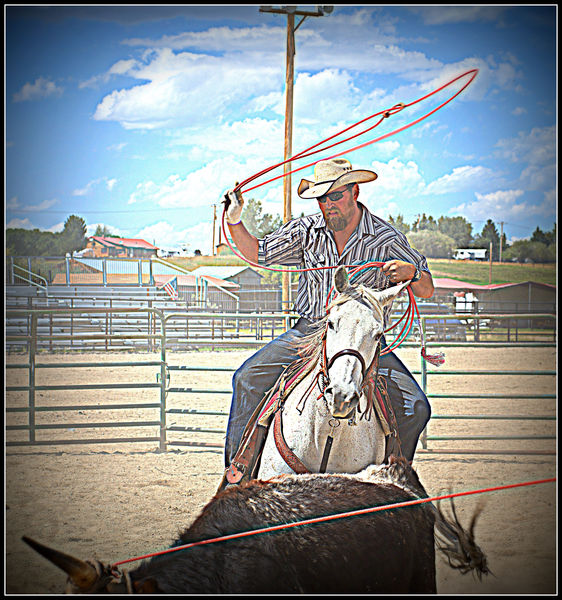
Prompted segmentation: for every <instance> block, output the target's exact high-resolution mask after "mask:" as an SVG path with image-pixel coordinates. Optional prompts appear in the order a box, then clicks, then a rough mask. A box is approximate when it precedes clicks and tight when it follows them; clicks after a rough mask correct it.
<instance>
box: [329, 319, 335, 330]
mask: <svg viewBox="0 0 562 600" xmlns="http://www.w3.org/2000/svg"><path fill="white" fill-rule="evenodd" d="M328 329H334V324H333V323H332V321H328Z"/></svg>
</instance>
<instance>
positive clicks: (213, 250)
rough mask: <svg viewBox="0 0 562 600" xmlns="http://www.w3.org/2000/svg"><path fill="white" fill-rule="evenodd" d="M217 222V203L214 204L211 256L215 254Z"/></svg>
mask: <svg viewBox="0 0 562 600" xmlns="http://www.w3.org/2000/svg"><path fill="white" fill-rule="evenodd" d="M216 223H217V205H216V204H213V247H212V248H211V256H214V255H215V229H216Z"/></svg>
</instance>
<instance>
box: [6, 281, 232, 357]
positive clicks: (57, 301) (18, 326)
mask: <svg viewBox="0 0 562 600" xmlns="http://www.w3.org/2000/svg"><path fill="white" fill-rule="evenodd" d="M5 308H6V324H5V333H6V338H7V339H6V350H8V351H11V350H18V349H25V348H26V347H27V341H26V340H25V339H19V340H12V339H9V338H10V337H11V336H28V335H30V333H31V317H30V315H29V313H28V312H27V311H29V310H48V311H53V312H46V313H45V314H41V315H39V316H38V319H37V334H38V344H37V347H38V348H39V349H48V350H57V349H65V348H70V349H89V350H91V349H108V350H109V349H123V348H127V347H130V348H135V349H155V348H157V347H159V342H158V340H154V341H151V340H149V338H148V337H147V335H148V334H159V333H160V331H161V325H160V318H159V316H158V314H155V313H154V312H149V311H147V310H142V309H147V308H152V309H158V311H160V313H161V314H164V315H166V314H170V313H175V314H177V313H187V312H188V311H189V313H190V315H193V313H197V312H202V311H201V309H197V308H196V307H193V306H188V305H187V304H186V303H185V302H183V301H181V300H180V301H175V300H172V299H171V298H170V297H169V296H168V294H167V293H166V292H165V291H164V290H162V289H158V288H156V287H155V286H106V287H104V286H49V288H48V295H46V293H45V292H44V291H43V290H38V288H36V287H34V286H25V285H12V286H7V287H6V296H5ZM108 308H111V309H118V311H117V312H111V311H107V310H103V309H108ZM10 309H26V312H25V313H24V312H21V313H19V314H18V313H13V312H10ZM69 309H74V310H69ZM76 309H81V310H80V312H74V311H75V310H76ZM100 309H101V310H100ZM236 325H237V323H236V322H235V321H233V320H230V319H223V318H219V317H217V318H216V319H211V318H208V317H207V318H205V317H203V318H201V319H198V318H194V317H193V316H190V317H189V319H187V318H185V319H184V318H176V319H171V320H170V321H169V322H168V323H167V325H166V339H167V348H171V349H173V348H181V349H183V350H185V349H189V348H190V347H194V346H195V345H197V344H200V343H202V342H204V341H212V340H214V339H216V340H229V339H237V338H238V332H237V329H238V328H237V326H236ZM107 335H111V336H115V335H117V336H119V338H118V339H116V338H115V337H112V338H110V339H108V338H107V337H106V336H107ZM44 336H48V337H44ZM51 336H55V337H54V338H53V337H51ZM83 336H87V337H85V338H84V337H83ZM127 336H137V337H129V338H128V337H127ZM57 338H60V339H57ZM190 342H193V346H190ZM219 343H220V342H219Z"/></svg>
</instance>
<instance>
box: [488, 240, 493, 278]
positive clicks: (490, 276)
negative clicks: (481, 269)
mask: <svg viewBox="0 0 562 600" xmlns="http://www.w3.org/2000/svg"><path fill="white" fill-rule="evenodd" d="M492 250H493V244H492V242H490V274H489V276H488V283H492Z"/></svg>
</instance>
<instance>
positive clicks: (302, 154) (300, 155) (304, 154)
mask: <svg viewBox="0 0 562 600" xmlns="http://www.w3.org/2000/svg"><path fill="white" fill-rule="evenodd" d="M476 75H478V69H471V70H469V71H466V72H465V73H462V74H461V75H458V76H457V77H455V78H454V79H451V80H450V81H448V82H447V83H445V84H443V85H442V86H440V87H438V88H437V89H435V90H433V91H432V92H429V93H428V94H426V95H425V96H421V97H420V98H418V99H417V100H414V101H412V102H410V103H408V104H403V103H398V104H395V105H394V106H393V107H392V108H389V109H386V110H382V111H380V112H378V113H375V114H374V115H371V116H369V117H366V118H364V119H362V120H361V121H358V122H357V123H354V124H353V125H350V126H349V127H346V128H345V129H342V130H341V131H339V132H338V133H335V134H334V135H331V136H330V137H328V138H326V139H324V140H322V141H320V142H318V143H317V144H314V145H313V146H310V148H307V149H306V150H303V151H301V152H299V153H298V154H295V155H294V156H292V157H291V158H288V159H287V160H284V161H282V162H280V163H277V164H276V165H272V166H271V167H268V168H266V169H264V170H263V171H260V172H259V173H256V174H255V175H252V176H251V177H248V179H246V180H244V181H243V182H242V183H239V184H238V185H237V186H236V187H235V188H234V191H238V190H240V189H241V188H243V187H245V186H247V185H248V184H249V183H251V182H252V181H254V180H255V179H257V178H259V177H261V176H262V175H265V174H266V173H269V172H270V171H272V170H274V169H276V168H278V167H281V166H283V165H285V164H286V163H290V162H293V161H295V160H297V159H299V158H306V157H308V156H312V155H313V154H317V153H319V152H323V151H325V150H328V149H329V148H332V147H334V146H337V145H339V144H343V143H344V142H347V141H349V140H351V139H354V138H356V137H359V136H361V135H363V134H364V133H367V132H368V131H371V130H372V129H374V128H375V127H378V125H380V124H381V123H382V122H383V120H384V119H385V118H388V117H390V116H391V115H394V114H396V113H398V112H400V111H402V110H404V109H405V108H409V107H410V106H414V105H415V104H418V103H419V102H423V101H424V100H427V99H428V98H430V97H431V96H433V95H435V94H437V93H439V92H440V91H442V90H444V89H445V88H446V87H448V86H450V85H452V84H453V83H455V82H457V81H458V80H459V79H462V78H463V77H466V76H471V77H470V79H469V80H468V81H467V82H466V83H465V84H464V85H463V86H462V87H461V88H460V89H459V90H458V91H457V92H456V93H455V94H453V95H452V96H451V97H450V98H448V99H447V100H445V101H444V102H442V103H441V104H440V105H438V106H437V107H435V108H434V109H433V110H431V111H429V112H428V113H426V114H425V115H423V116H421V117H419V118H418V119H415V120H414V121H412V122H411V123H408V124H407V125H404V126H402V127H399V128H398V129H395V130H394V131H391V132H390V133H386V134H385V135H382V136H380V137H378V138H376V139H374V140H370V141H368V142H364V143H363V144H359V145H358V146H355V147H354V148H350V149H349V150H345V151H343V152H340V153H338V154H334V155H333V156H330V157H328V158H336V157H338V156H342V155H343V154H349V153H350V152H354V151H355V150H359V149H360V148H364V147H366V146H369V145H371V144H374V143H375V142H379V141H381V140H384V139H386V138H388V137H390V136H392V135H395V134H397V133H400V132H401V131H404V130H405V129H408V128H410V127H413V126H414V125H417V124H418V123H420V122H421V121H423V120H424V119H427V118H428V117H430V116H431V115H432V114H434V113H436V112H437V111H438V110H439V109H441V108H443V107H444V106H445V105H447V104H448V103H449V102H451V101H452V100H454V99H455V98H456V97H457V96H458V95H459V94H461V93H462V92H463V91H464V90H465V89H466V88H467V87H468V86H469V85H470V84H471V83H472V82H473V81H474V79H475V77H476ZM380 115H382V118H381V119H379V121H378V122H377V123H376V124H375V125H372V126H371V127H369V128H367V129H365V130H363V131H361V132H359V133H356V134H355V135H352V136H350V137H348V138H346V139H344V140H340V141H339V142H336V143H334V144H331V145H329V146H326V147H324V148H317V147H318V146H320V145H322V144H324V143H325V142H328V141H331V140H333V139H334V138H337V137H338V136H340V135H342V134H343V133H346V132H348V131H350V130H351V129H353V128H354V127H357V126H358V125H361V124H362V123H365V122H366V121H369V120H370V119H373V118H374V117H378V116H380ZM314 148H317V149H316V150H314V152H312V150H313V149H314ZM313 164H315V163H311V164H308V165H304V166H302V167H299V168H297V169H294V170H292V171H289V172H287V173H283V174H282V175H278V176H276V177H274V178H272V179H269V180H267V181H264V182H262V183H260V184H258V185H255V186H253V187H251V188H247V189H246V190H244V191H245V192H249V191H251V190H254V189H256V188H258V187H261V186H262V185H265V184H267V183H271V182H272V181H275V180H276V179H279V178H281V177H287V176H289V175H291V174H293V173H296V172H298V171H301V170H303V169H306V168H308V167H310V166H312V165H313Z"/></svg>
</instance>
